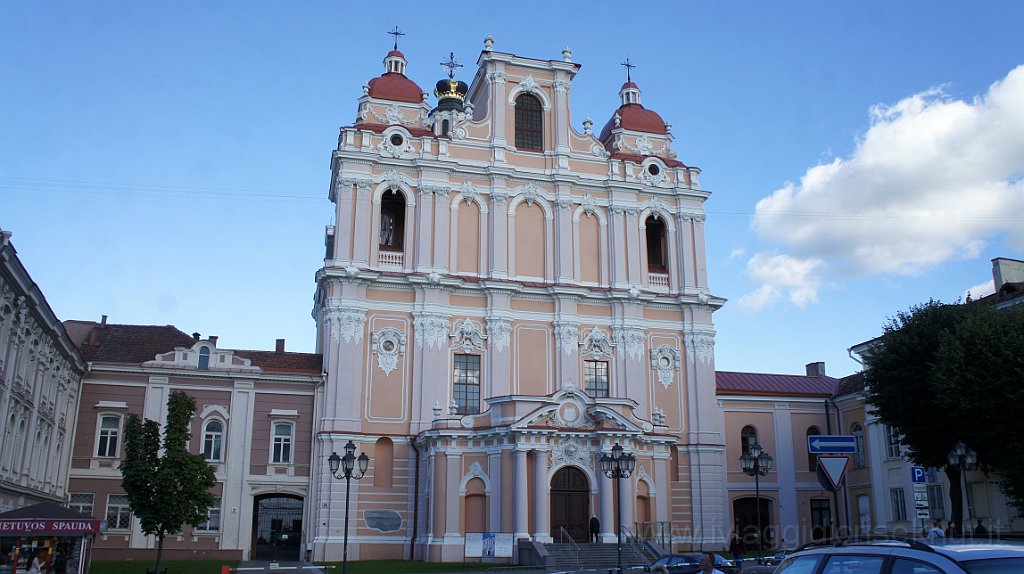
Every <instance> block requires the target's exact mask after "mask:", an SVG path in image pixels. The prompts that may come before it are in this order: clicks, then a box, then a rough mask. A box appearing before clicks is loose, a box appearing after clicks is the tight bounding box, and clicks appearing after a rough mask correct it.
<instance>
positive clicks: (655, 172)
mask: <svg viewBox="0 0 1024 574" xmlns="http://www.w3.org/2000/svg"><path fill="white" fill-rule="evenodd" d="M647 173H649V174H651V175H658V174H659V173H661V168H660V167H658V166H657V164H653V163H652V164H651V165H649V166H647Z"/></svg>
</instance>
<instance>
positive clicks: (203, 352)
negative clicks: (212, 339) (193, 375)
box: [199, 347, 210, 371]
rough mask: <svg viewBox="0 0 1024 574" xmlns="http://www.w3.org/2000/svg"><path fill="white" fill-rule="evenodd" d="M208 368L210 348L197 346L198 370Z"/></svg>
mask: <svg viewBox="0 0 1024 574" xmlns="http://www.w3.org/2000/svg"><path fill="white" fill-rule="evenodd" d="M209 368H210V348H209V347H200V348H199V370H200V371H205V370H206V369H209Z"/></svg>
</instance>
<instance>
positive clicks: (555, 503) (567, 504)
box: [551, 466, 590, 542]
mask: <svg viewBox="0 0 1024 574" xmlns="http://www.w3.org/2000/svg"><path fill="white" fill-rule="evenodd" d="M589 526H590V481H588V480H587V475H585V474H583V471H582V470H580V469H578V468H576V467H574V466H567V467H565V468H562V469H561V470H559V471H558V472H556V473H555V476H554V477H553V478H552V479H551V537H552V538H554V539H555V540H558V539H559V535H560V534H561V528H565V530H566V531H567V532H568V533H569V536H572V538H573V540H576V541H577V542H582V541H585V540H587V537H588V535H589V532H588V530H589Z"/></svg>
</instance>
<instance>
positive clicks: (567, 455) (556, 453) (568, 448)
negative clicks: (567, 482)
mask: <svg viewBox="0 0 1024 574" xmlns="http://www.w3.org/2000/svg"><path fill="white" fill-rule="evenodd" d="M590 459H591V456H590V448H589V447H588V446H587V445H585V444H583V442H582V441H581V440H580V439H578V438H576V437H569V438H564V439H562V440H561V441H560V442H559V443H558V444H557V445H555V448H554V449H552V451H551V464H550V466H549V468H557V467H560V466H569V465H572V466H585V467H587V468H593V465H592V464H591V461H590Z"/></svg>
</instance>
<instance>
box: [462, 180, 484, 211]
mask: <svg viewBox="0 0 1024 574" xmlns="http://www.w3.org/2000/svg"><path fill="white" fill-rule="evenodd" d="M459 193H461V194H462V200H463V201H465V202H466V203H473V202H474V201H475V202H476V203H477V205H480V204H482V202H481V201H480V192H479V191H477V189H476V186H475V185H473V182H471V181H467V182H465V183H463V184H462V187H460V188H459Z"/></svg>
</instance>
